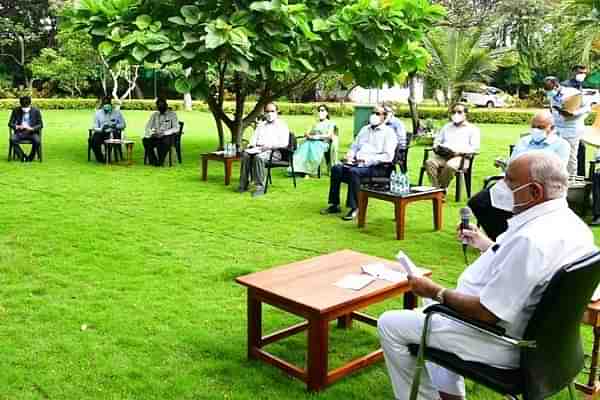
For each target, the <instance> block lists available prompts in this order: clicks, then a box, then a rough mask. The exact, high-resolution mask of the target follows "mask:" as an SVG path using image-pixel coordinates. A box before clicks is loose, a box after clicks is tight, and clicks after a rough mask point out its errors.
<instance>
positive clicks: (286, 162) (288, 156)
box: [265, 132, 298, 193]
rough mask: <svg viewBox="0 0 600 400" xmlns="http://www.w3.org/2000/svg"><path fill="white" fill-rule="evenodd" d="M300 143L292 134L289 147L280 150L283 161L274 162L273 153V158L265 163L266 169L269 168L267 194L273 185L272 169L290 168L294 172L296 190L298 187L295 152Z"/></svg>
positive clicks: (266, 185)
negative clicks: (295, 171)
mask: <svg viewBox="0 0 600 400" xmlns="http://www.w3.org/2000/svg"><path fill="white" fill-rule="evenodd" d="M297 146H298V143H297V142H296V136H295V135H294V134H293V133H292V132H290V139H289V142H288V145H287V147H282V148H280V149H275V150H278V151H279V152H280V153H281V160H273V152H271V157H269V160H267V162H266V163H265V167H266V168H267V179H266V183H265V193H267V189H268V188H269V184H271V185H272V184H273V179H272V176H271V169H273V168H290V169H291V171H292V180H293V182H294V188H295V187H296V174H295V173H294V152H295V151H296V147H297Z"/></svg>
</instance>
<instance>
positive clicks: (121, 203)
mask: <svg viewBox="0 0 600 400" xmlns="http://www.w3.org/2000/svg"><path fill="white" fill-rule="evenodd" d="M125 117H126V118H127V120H128V124H129V128H128V136H129V137H130V138H133V139H134V140H136V145H135V149H134V159H135V164H134V165H133V166H131V167H126V166H111V167H106V166H103V165H97V164H96V163H95V162H90V163H88V162H87V161H86V146H87V144H86V138H87V132H86V130H87V128H88V126H89V125H90V123H91V120H92V112H91V111H88V112H85V111H46V112H44V118H45V122H46V126H47V128H46V129H45V131H44V149H45V160H44V162H43V163H37V162H33V163H27V164H22V163H19V162H11V163H7V162H6V161H0V164H1V166H0V204H2V207H1V208H0V221H2V223H1V225H0V360H2V362H1V368H0V399H57V398H63V399H72V398H101V399H123V398H136V399H138V398H139V399H155V398H156V399H164V398H176V399H191V398H194V399H229V398H231V399H253V400H255V399H297V398H313V397H314V395H311V394H308V393H307V392H306V391H305V388H304V385H303V384H302V383H300V382H299V381H298V380H295V379H291V378H288V377H287V376H285V375H284V374H283V373H281V372H280V371H279V370H277V369H275V368H273V367H270V366H267V365H265V364H263V363H259V362H249V361H247V360H246V293H245V290H244V288H242V287H241V286H239V285H237V284H235V283H234V278H235V277H237V276H239V275H242V274H246V273H250V272H253V271H258V270H262V269H266V268H269V267H272V266H276V265H280V264H285V263H289V262H292V261H296V260H301V259H305V258H308V257H312V256H315V255H319V254H324V253H328V252H332V251H336V250H339V249H345V248H350V249H354V250H357V251H361V252H365V253H368V254H372V255H376V256H382V257H386V258H390V257H392V256H393V255H394V254H395V252H396V251H397V250H398V249H402V250H404V251H405V252H406V253H407V254H409V255H410V256H411V257H412V258H413V259H414V260H415V261H416V262H417V263H418V264H421V265H423V266H427V267H429V268H430V269H432V270H433V272H434V278H435V279H436V280H437V281H440V282H441V283H443V284H446V285H449V286H453V285H455V283H456V280H457V278H458V275H459V274H460V273H461V271H462V270H463V268H464V264H463V262H462V254H461V251H460V246H459V245H458V244H457V242H456V241H455V238H454V227H455V225H456V222H457V219H458V210H459V208H460V207H461V206H463V205H464V203H461V204H457V203H455V202H454V201H449V202H448V203H446V206H445V210H444V213H445V214H444V229H443V231H441V232H433V230H432V228H433V227H432V217H431V206H430V204H429V203H425V204H420V203H417V204H413V205H411V206H410V207H409V211H408V213H407V229H406V240H404V241H401V242H399V241H396V240H394V237H395V235H394V224H393V221H392V216H393V210H392V206H391V205H390V204H388V203H385V202H379V201H372V202H371V204H370V207H369V218H368V225H367V227H366V228H365V229H363V230H358V229H357V228H356V225H355V224H353V223H348V222H343V221H341V220H340V219H339V218H337V217H324V216H321V215H319V213H318V211H319V209H320V208H322V207H323V206H325V205H326V200H327V189H328V184H329V180H328V179H327V177H324V178H323V179H320V180H319V179H301V180H299V183H298V188H297V189H294V188H293V186H292V183H291V180H290V179H289V178H286V177H285V176H284V174H283V171H277V172H276V173H275V175H274V177H273V183H274V185H273V186H272V187H271V189H270V191H269V194H268V195H267V196H264V197H262V198H259V199H252V198H251V197H250V196H249V195H247V194H245V195H240V194H237V193H234V192H233V189H234V188H235V183H234V184H232V186H231V187H225V186H224V185H223V170H222V165H220V164H216V163H209V180H208V182H201V181H200V180H199V176H200V173H199V161H198V159H199V154H200V153H201V152H205V151H211V150H214V148H215V146H216V135H215V133H214V128H213V123H212V120H211V118H210V116H209V115H207V114H201V113H196V112H194V113H185V114H181V115H180V118H181V119H183V120H184V121H185V122H186V133H185V136H184V139H183V153H184V154H183V157H184V163H183V165H178V166H176V167H174V168H160V169H157V168H153V167H149V166H144V165H143V163H142V157H143V152H142V147H141V143H140V140H139V136H140V132H142V130H143V126H144V123H145V121H146V119H147V117H148V113H146V112H135V111H130V112H127V113H126V114H125ZM7 118H8V114H7V113H6V112H1V113H0V120H7ZM286 120H288V122H289V124H290V126H291V127H292V129H294V130H295V131H296V132H302V131H303V130H304V129H306V128H308V127H309V126H310V124H311V123H312V119H310V118H307V117H289V118H286ZM338 123H339V125H340V127H341V131H342V132H343V137H342V147H344V148H345V147H346V146H347V145H348V144H349V142H350V140H351V131H352V129H351V128H352V126H351V124H352V120H351V119H350V118H345V119H341V120H338ZM525 129H526V127H523V126H508V125H507V126H502V125H497V126H482V131H483V141H482V142H483V144H482V152H481V156H480V157H478V159H477V160H476V173H475V176H474V185H475V187H476V188H478V187H479V185H480V184H481V182H482V179H483V177H484V176H485V175H489V174H492V173H494V172H495V170H494V168H493V167H492V166H491V165H492V160H493V159H494V158H495V157H496V156H498V155H504V154H505V153H506V151H507V148H508V145H509V144H510V143H513V142H515V140H516V138H517V137H518V135H519V133H521V132H523V131H524V130H525ZM6 153H7V148H6V141H5V140H3V141H1V142H0V154H3V155H4V154H6ZM409 160H410V174H411V178H412V182H413V183H415V181H416V176H417V174H418V169H419V166H420V163H421V160H422V149H421V148H418V147H416V148H413V149H412V150H411V154H410V156H409ZM237 167H238V166H237V165H236V168H235V169H234V179H233V181H234V182H235V181H237V178H236V177H237V174H238V171H239V170H238V169H237ZM595 234H596V236H597V237H598V231H596V232H595ZM471 257H472V258H474V257H475V254H472V255H471ZM400 306H401V302H400V301H389V302H386V303H384V304H379V305H377V306H374V307H371V308H370V309H369V310H368V311H369V312H371V313H373V314H375V315H377V314H379V313H381V312H383V311H384V310H386V309H390V308H394V307H400ZM264 315H265V322H264V323H265V328H266V330H267V331H268V330H274V329H276V328H278V327H283V326H285V325H286V324H289V323H290V322H292V321H295V318H293V317H291V316H288V315H286V314H284V313H282V312H280V311H277V310H274V309H272V308H269V307H267V308H266V310H265V312H264ZM355 326H356V327H355V328H353V329H352V330H350V331H340V330H338V329H332V335H331V339H330V343H331V352H332V354H331V356H330V364H331V367H336V366H339V365H340V364H341V363H342V362H343V361H345V360H348V359H350V358H352V357H355V356H358V355H362V354H366V353H367V352H369V351H371V350H372V349H374V348H375V347H376V346H377V343H378V342H377V336H376V332H375V331H374V330H373V329H371V328H368V327H364V326H361V325H360V324H356V325H355ZM584 331H585V337H586V340H587V342H586V349H587V350H588V351H589V350H590V333H589V329H585V328H584ZM305 343H306V338H305V336H304V335H297V336H295V337H292V338H289V339H287V340H285V341H283V342H281V343H279V344H274V345H271V346H270V350H271V351H272V352H274V353H276V354H279V355H281V356H283V357H285V358H286V359H289V360H291V361H293V362H295V363H297V364H299V365H300V366H302V365H303V363H304V361H305V360H304V356H303V353H304V350H305V349H306V345H305ZM468 390H469V396H470V398H475V399H488V398H499V397H497V396H495V395H493V394H491V393H490V392H488V391H487V390H485V389H484V388H482V387H481V386H477V385H473V384H470V383H469V384H468ZM318 397H319V398H322V399H342V398H343V399H365V398H376V399H384V398H388V399H390V398H392V391H391V386H390V383H389V380H388V377H387V374H386V371H385V367H384V365H383V364H379V365H377V366H375V367H372V368H370V369H367V370H366V371H364V372H361V373H358V374H356V375H353V376H351V377H348V378H346V379H344V380H342V381H340V382H339V383H337V384H335V385H333V386H332V387H330V388H328V389H327V390H326V391H325V392H323V393H322V394H320V395H318Z"/></svg>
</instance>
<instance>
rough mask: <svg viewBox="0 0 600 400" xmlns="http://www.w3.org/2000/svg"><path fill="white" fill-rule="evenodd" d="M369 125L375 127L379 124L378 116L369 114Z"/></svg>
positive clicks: (379, 118)
mask: <svg viewBox="0 0 600 400" xmlns="http://www.w3.org/2000/svg"><path fill="white" fill-rule="evenodd" d="M369 124H370V125H371V126H377V125H380V124H381V117H380V116H379V115H376V114H371V116H370V117H369Z"/></svg>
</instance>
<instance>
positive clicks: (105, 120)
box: [94, 109, 126, 132]
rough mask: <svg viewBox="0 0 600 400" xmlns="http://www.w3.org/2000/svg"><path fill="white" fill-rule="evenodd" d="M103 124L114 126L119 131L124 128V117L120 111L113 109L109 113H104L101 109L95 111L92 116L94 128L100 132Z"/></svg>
mask: <svg viewBox="0 0 600 400" xmlns="http://www.w3.org/2000/svg"><path fill="white" fill-rule="evenodd" d="M105 125H108V126H110V127H114V128H116V129H118V130H120V131H122V130H123V129H125V126H126V125H125V118H123V114H121V111H119V110H114V109H113V110H112V112H111V113H106V112H105V111H104V110H102V109H100V110H98V111H96V115H95V116H94V130H95V131H96V132H101V131H102V128H103V127H104V126H105Z"/></svg>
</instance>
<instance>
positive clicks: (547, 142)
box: [509, 135, 571, 167]
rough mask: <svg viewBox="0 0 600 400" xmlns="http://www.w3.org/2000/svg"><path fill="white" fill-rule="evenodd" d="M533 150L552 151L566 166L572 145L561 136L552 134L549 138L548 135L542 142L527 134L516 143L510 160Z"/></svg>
mask: <svg viewBox="0 0 600 400" xmlns="http://www.w3.org/2000/svg"><path fill="white" fill-rule="evenodd" d="M532 150H546V151H551V152H553V153H555V154H556V155H557V156H558V157H559V158H560V160H561V161H562V163H563V165H564V166H565V167H566V165H567V162H568V161H569V153H570V152H571V146H570V145H569V142H567V141H566V140H565V139H563V138H561V137H560V136H556V135H551V136H550V137H549V138H548V137H546V138H545V139H544V140H542V141H541V142H534V141H533V140H532V139H531V135H527V136H524V137H522V138H521V139H520V140H519V141H518V142H517V144H516V145H515V148H514V150H513V152H512V154H511V156H510V161H512V160H514V159H515V157H517V156H518V155H519V154H523V153H526V152H528V151H532ZM510 161H509V162H510Z"/></svg>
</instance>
